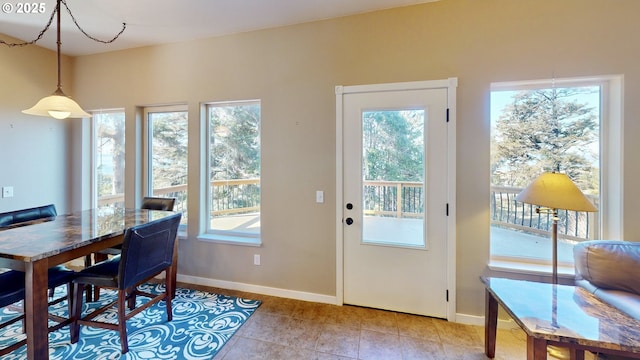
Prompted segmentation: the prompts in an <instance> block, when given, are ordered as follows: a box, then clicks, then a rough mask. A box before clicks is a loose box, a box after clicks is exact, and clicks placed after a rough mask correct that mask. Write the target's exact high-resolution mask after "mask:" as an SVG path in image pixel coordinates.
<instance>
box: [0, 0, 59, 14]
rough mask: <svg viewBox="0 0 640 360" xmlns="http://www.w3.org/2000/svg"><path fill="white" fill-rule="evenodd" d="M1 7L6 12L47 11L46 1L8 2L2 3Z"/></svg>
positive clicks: (41, 12) (31, 12) (40, 12)
mask: <svg viewBox="0 0 640 360" xmlns="http://www.w3.org/2000/svg"><path fill="white" fill-rule="evenodd" d="M0 9H2V12H3V13H5V14H44V13H45V12H46V11H47V8H46V6H45V3H43V2H41V3H35V2H33V3H28V2H17V3H10V2H6V3H3V4H2V6H1V7H0Z"/></svg>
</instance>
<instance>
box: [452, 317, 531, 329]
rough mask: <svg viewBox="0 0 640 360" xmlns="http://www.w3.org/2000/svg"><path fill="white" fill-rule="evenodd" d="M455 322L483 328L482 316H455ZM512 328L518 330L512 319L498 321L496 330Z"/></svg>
mask: <svg viewBox="0 0 640 360" xmlns="http://www.w3.org/2000/svg"><path fill="white" fill-rule="evenodd" d="M456 322H457V323H460V324H465V325H475V326H484V316H477V315H468V314H456ZM513 328H518V325H517V324H516V323H515V321H513V319H498V329H513Z"/></svg>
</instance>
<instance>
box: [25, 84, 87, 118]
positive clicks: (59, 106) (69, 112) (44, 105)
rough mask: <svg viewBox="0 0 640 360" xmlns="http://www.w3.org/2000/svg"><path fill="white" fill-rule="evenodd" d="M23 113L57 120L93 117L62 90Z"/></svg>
mask: <svg viewBox="0 0 640 360" xmlns="http://www.w3.org/2000/svg"><path fill="white" fill-rule="evenodd" d="M22 112H23V113H25V114H29V115H38V116H51V117H54V118H56V119H66V118H68V117H70V118H86V117H91V114H89V113H87V112H86V111H84V110H82V108H81V107H80V105H78V103H77V102H75V101H73V100H72V99H71V98H70V97H68V96H66V95H65V94H64V93H63V92H62V90H61V89H58V90H56V91H55V92H54V93H53V94H52V95H49V96H47V97H44V98H42V99H40V101H38V102H37V103H36V104H35V105H34V106H33V107H31V108H29V109H26V110H22Z"/></svg>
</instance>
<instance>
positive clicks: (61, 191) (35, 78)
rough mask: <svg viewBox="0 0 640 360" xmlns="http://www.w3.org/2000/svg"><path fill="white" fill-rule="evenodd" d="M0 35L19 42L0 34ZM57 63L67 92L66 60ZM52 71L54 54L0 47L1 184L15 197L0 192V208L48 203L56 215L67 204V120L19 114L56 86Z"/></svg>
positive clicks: (68, 66) (46, 51) (69, 85)
mask: <svg viewBox="0 0 640 360" xmlns="http://www.w3.org/2000/svg"><path fill="white" fill-rule="evenodd" d="M0 39H2V40H4V41H6V42H9V43H15V42H19V41H18V40H17V39H13V38H9V37H7V36H4V35H2V34H0ZM62 64H63V68H62V74H63V79H62V85H63V89H64V90H65V91H68V90H71V89H72V88H71V85H72V84H71V81H70V79H71V67H70V61H69V59H68V58H67V57H63V62H62ZM56 75H57V71H56V54H55V52H52V51H49V50H45V49H42V48H40V47H37V46H28V47H7V46H4V45H0V154H1V155H0V187H4V186H13V188H14V197H12V198H2V197H1V196H0V212H4V211H10V210H15V209H22V208H27V207H33V206H40V205H46V204H50V203H53V204H55V205H56V208H57V210H58V212H60V213H64V212H66V211H67V209H68V208H69V204H68V201H69V194H70V191H71V189H70V188H69V186H68V185H67V184H68V183H69V177H70V174H71V172H70V171H71V166H70V163H71V160H70V156H69V155H70V151H71V148H70V147H69V135H68V132H69V120H66V121H59V120H55V119H52V118H48V117H39V116H31V115H25V114H22V113H21V111H22V110H24V109H28V108H30V107H32V106H33V105H35V103H36V102H37V101H38V100H40V99H41V98H43V97H45V96H48V95H51V93H53V92H54V91H55V90H56V83H57V77H56Z"/></svg>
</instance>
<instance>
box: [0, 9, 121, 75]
mask: <svg viewBox="0 0 640 360" xmlns="http://www.w3.org/2000/svg"><path fill="white" fill-rule="evenodd" d="M61 3H62V4H64V7H65V8H66V9H67V12H68V13H69V15H70V16H71V19H72V20H73V23H74V24H75V25H76V27H77V28H78V30H80V32H82V34H84V36H86V37H88V38H89V39H91V40H93V41H95V42H99V43H103V44H110V43H112V42H114V41H116V39H117V38H119V37H120V35H122V33H123V32H124V30H125V29H126V28H127V23H122V29H121V30H120V32H119V33H118V34H116V36H114V37H113V38H112V39H110V40H101V39H98V38H95V37H93V36H91V35H89V34H88V33H87V32H86V31H85V30H84V29H83V28H82V27H81V26H80V24H78V21H77V20H76V18H75V16H73V14H72V13H71V9H69V6H68V5H67V2H66V0H58V3H57V5H56V7H55V9H54V10H53V12H52V13H51V16H50V17H49V21H48V22H47V25H46V26H45V27H44V29H42V31H40V33H39V34H38V36H37V37H36V38H35V39H33V40H31V41H25V42H18V43H10V42H6V41H4V40H2V39H0V44H3V45H6V46H9V47H16V46H27V45H33V44H35V43H37V42H38V41H40V39H42V36H44V33H45V32H47V30H49V28H50V27H51V23H52V22H53V17H54V16H55V15H56V13H58V32H60V14H59V12H60V4H61ZM59 53H60V35H59V34H58V54H59ZM58 56H59V55H58ZM58 62H59V61H58ZM58 73H60V69H58Z"/></svg>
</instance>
